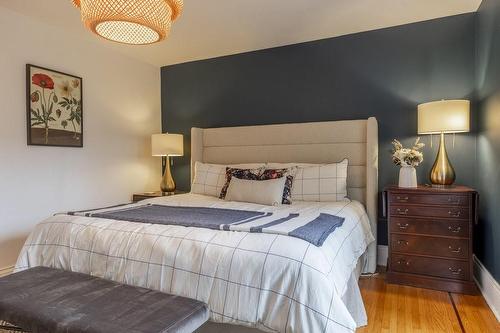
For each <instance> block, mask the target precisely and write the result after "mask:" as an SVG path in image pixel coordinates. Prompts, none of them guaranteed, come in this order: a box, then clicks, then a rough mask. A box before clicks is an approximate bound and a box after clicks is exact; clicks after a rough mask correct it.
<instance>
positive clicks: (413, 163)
mask: <svg viewBox="0 0 500 333" xmlns="http://www.w3.org/2000/svg"><path fill="white" fill-rule="evenodd" d="M392 145H393V147H394V148H393V151H392V161H393V162H394V164H396V165H397V166H401V167H405V166H406V167H417V166H418V165H419V164H420V163H422V161H423V160H424V154H423V153H422V152H421V151H420V150H421V149H422V148H423V147H424V146H425V143H422V142H420V138H417V140H416V141H415V144H414V145H413V147H412V148H404V147H403V145H402V144H401V142H399V141H398V140H396V139H394V140H393V141H392Z"/></svg>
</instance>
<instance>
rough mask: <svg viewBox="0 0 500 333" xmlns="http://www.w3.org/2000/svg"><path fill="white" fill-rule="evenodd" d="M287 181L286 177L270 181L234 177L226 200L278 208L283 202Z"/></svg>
mask: <svg viewBox="0 0 500 333" xmlns="http://www.w3.org/2000/svg"><path fill="white" fill-rule="evenodd" d="M285 181H286V177H281V178H276V179H269V180H247V179H239V178H236V177H232V178H231V181H230V182H229V187H228V188H227V193H226V198H225V200H227V201H241V202H251V203H256V204H261V205H268V206H278V205H281V202H282V200H283V190H284V189H285Z"/></svg>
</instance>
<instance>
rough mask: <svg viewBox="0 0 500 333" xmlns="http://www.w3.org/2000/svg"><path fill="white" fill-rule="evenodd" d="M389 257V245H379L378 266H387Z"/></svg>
mask: <svg viewBox="0 0 500 333" xmlns="http://www.w3.org/2000/svg"><path fill="white" fill-rule="evenodd" d="M388 257H389V247H388V246H387V245H377V266H384V267H385V266H387V258H388Z"/></svg>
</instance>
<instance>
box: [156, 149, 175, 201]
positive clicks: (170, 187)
mask: <svg viewBox="0 0 500 333" xmlns="http://www.w3.org/2000/svg"><path fill="white" fill-rule="evenodd" d="M164 161H165V171H164V172H163V178H162V180H161V183H160V189H161V191H162V192H163V193H172V192H175V181H174V178H173V177H172V173H171V171H170V157H169V156H165V157H164Z"/></svg>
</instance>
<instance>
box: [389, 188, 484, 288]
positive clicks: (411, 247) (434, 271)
mask: <svg viewBox="0 0 500 333" xmlns="http://www.w3.org/2000/svg"><path fill="white" fill-rule="evenodd" d="M384 198H385V200H384V203H385V204H386V205H385V206H386V207H385V210H386V212H387V217H388V232H389V258H388V263H387V281H388V282H389V283H396V284H405V285H411V286H416V287H422V288H430V289H437V290H444V291H449V292H457V293H467V294H476V293H477V288H476V285H475V283H474V280H473V275H472V274H473V271H472V268H473V261H472V250H473V244H472V240H473V230H474V225H475V224H476V223H477V209H476V207H477V202H478V194H477V192H476V191H474V190H473V189H471V188H468V187H465V186H455V187H452V188H433V187H430V186H419V187H418V188H414V189H408V188H399V187H397V186H391V187H388V188H386V190H385V193H384Z"/></svg>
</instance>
